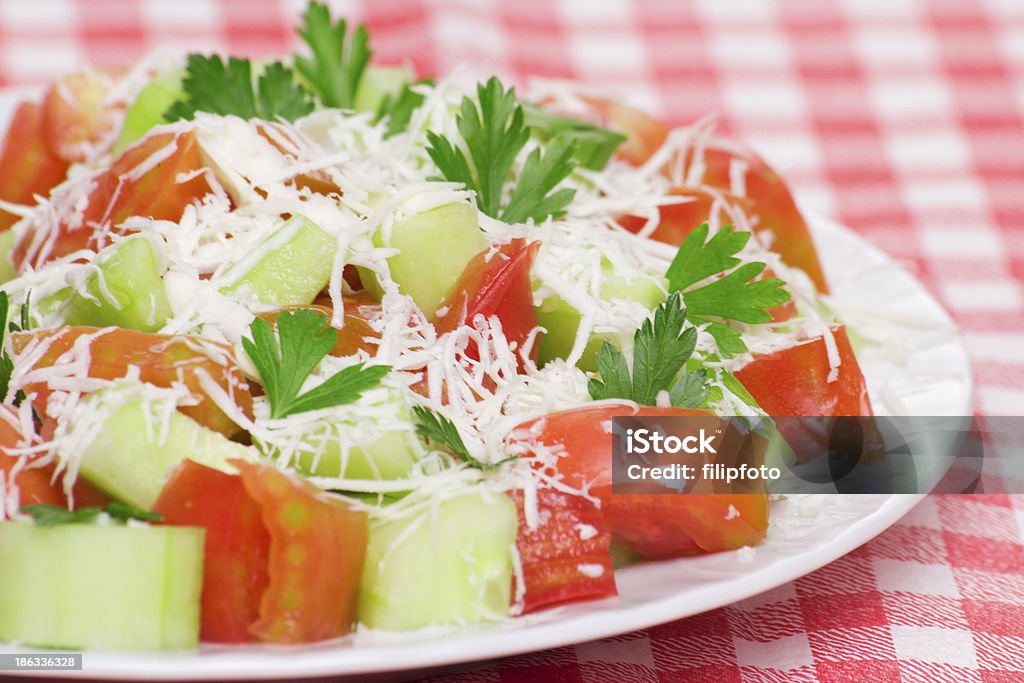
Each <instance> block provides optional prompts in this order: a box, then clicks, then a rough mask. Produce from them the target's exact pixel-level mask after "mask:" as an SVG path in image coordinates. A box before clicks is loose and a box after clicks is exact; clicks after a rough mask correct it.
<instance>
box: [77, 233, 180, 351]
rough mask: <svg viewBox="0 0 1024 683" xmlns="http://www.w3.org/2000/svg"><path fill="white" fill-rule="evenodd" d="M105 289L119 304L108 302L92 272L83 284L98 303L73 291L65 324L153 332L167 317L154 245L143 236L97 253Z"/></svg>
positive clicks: (167, 304)
mask: <svg viewBox="0 0 1024 683" xmlns="http://www.w3.org/2000/svg"><path fill="white" fill-rule="evenodd" d="M97 258H98V263H99V267H100V269H101V270H102V271H103V278H104V282H105V283H106V285H107V289H108V290H109V291H110V293H111V294H112V295H113V296H114V298H116V299H117V301H118V302H119V303H120V304H121V308H120V309H118V308H117V307H116V306H114V305H113V304H112V303H110V302H108V301H107V300H106V299H105V298H104V297H103V293H102V290H101V289H100V286H99V282H98V275H96V274H94V275H93V276H92V277H91V278H90V280H89V282H88V284H87V286H86V289H87V290H88V292H89V294H91V295H92V296H94V297H96V299H98V300H99V303H97V302H96V301H93V300H91V299H88V298H86V297H84V296H82V295H80V294H78V293H77V292H75V293H73V294H72V295H71V309H70V313H69V315H68V320H67V324H68V325H86V326H91V327H109V326H116V327H124V328H127V329H130V330H139V331H140V332H156V331H157V330H159V329H160V328H161V327H163V326H164V323H166V322H167V320H168V318H170V317H171V304H170V301H169V300H168V298H167V290H166V289H165V288H164V281H163V279H162V277H161V275H162V273H161V268H160V261H159V258H158V257H157V253H156V248H155V247H154V246H153V243H152V242H150V241H149V239H148V238H146V237H141V236H139V237H130V238H128V239H126V240H122V241H120V242H118V243H117V244H114V245H111V246H110V247H107V249H104V250H103V251H102V252H100V255H99V256H98V257H97Z"/></svg>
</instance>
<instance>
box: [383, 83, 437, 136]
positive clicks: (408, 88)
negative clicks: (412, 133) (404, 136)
mask: <svg viewBox="0 0 1024 683" xmlns="http://www.w3.org/2000/svg"><path fill="white" fill-rule="evenodd" d="M420 84H429V85H433V84H434V80H433V79H432V78H424V79H422V80H419V81H416V82H415V83H406V84H405V85H403V86H402V89H401V90H399V91H398V94H397V95H394V96H392V95H385V96H384V99H383V100H381V102H380V105H379V106H378V107H377V114H376V116H375V117H374V119H373V122H374V123H379V122H380V121H381V120H382V119H384V118H387V125H386V126H385V129H386V132H385V133H384V135H385V137H391V136H392V135H398V134H399V133H401V132H402V131H404V130H405V129H406V128H408V127H409V121H410V120H411V119H412V113H413V112H414V111H416V110H417V109H419V108H420V105H422V104H423V101H424V100H425V99H426V98H425V97H424V96H423V95H421V94H420V93H418V92H416V91H415V90H413V89H412V87H413V86H414V85H420Z"/></svg>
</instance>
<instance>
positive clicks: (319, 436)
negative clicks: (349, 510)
mask: <svg viewBox="0 0 1024 683" xmlns="http://www.w3.org/2000/svg"><path fill="white" fill-rule="evenodd" d="M423 452H424V449H423V443H422V442H421V441H420V439H419V437H418V436H417V435H416V430H415V428H414V427H413V418H412V415H411V414H410V408H409V403H408V401H407V400H406V399H404V398H403V396H402V393H401V392H400V391H399V390H398V388H397V386H396V385H392V384H390V383H389V380H385V381H384V382H383V384H382V386H381V387H379V388H377V389H373V390H371V391H368V392H365V393H364V394H362V396H360V398H359V400H358V401H357V402H355V403H352V404H349V405H339V407H337V408H335V409H334V410H333V411H331V413H330V414H328V415H327V416H326V417H324V418H317V419H316V420H315V421H313V422H311V423H310V424H309V426H308V428H306V429H304V430H303V436H302V440H301V443H300V445H299V447H298V450H297V453H296V458H295V465H296V467H298V468H299V469H300V470H301V471H303V472H304V473H306V474H312V475H315V476H325V477H345V478H348V479H399V478H402V477H406V476H409V474H410V471H411V470H412V468H413V465H414V464H415V463H416V462H417V461H418V460H420V458H422V457H423Z"/></svg>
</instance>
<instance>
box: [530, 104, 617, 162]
mask: <svg viewBox="0 0 1024 683" xmlns="http://www.w3.org/2000/svg"><path fill="white" fill-rule="evenodd" d="M523 111H524V112H525V114H526V125H527V126H529V127H530V129H531V130H533V132H534V133H536V134H537V135H539V136H541V137H543V138H545V139H549V138H553V137H556V136H558V135H569V136H570V137H571V138H572V140H573V141H574V142H575V143H576V150H575V157H576V160H577V161H578V162H579V165H580V166H582V167H583V168H588V169H590V170H592V171H600V170H601V169H603V168H604V167H605V166H607V165H608V160H609V159H611V158H612V154H614V153H615V150H616V149H617V148H618V146H619V145H621V144H622V143H623V142H625V140H626V136H625V135H623V134H621V133H616V132H615V131H613V130H608V129H607V128H602V127H601V126H598V125H597V124H594V123H591V122H589V121H584V120H582V119H575V118H572V117H571V116H560V115H558V114H552V113H551V112H547V111H544V110H543V109H541V108H540V107H538V106H536V105H533V104H524V105H523Z"/></svg>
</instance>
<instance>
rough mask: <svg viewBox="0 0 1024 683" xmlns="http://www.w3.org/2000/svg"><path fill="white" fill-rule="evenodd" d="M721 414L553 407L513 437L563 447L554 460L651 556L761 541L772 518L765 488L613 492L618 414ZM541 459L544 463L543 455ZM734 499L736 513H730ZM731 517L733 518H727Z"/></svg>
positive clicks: (618, 531)
mask: <svg viewBox="0 0 1024 683" xmlns="http://www.w3.org/2000/svg"><path fill="white" fill-rule="evenodd" d="M630 414H632V415H633V416H635V417H646V418H649V417H683V416H691V417H698V416H702V417H715V416H714V413H711V412H708V411H703V410H686V409H682V408H651V407H646V406H641V407H639V408H638V409H637V410H636V411H635V412H633V411H631V410H630V409H629V408H625V407H622V406H590V407H586V408H574V409H571V410H564V411H561V412H557V413H552V414H550V415H546V416H544V417H542V418H539V419H538V420H533V421H530V422H528V423H526V424H523V425H521V426H520V427H518V428H517V429H516V430H515V431H514V432H513V435H512V438H514V439H520V440H523V441H525V442H526V446H527V447H528V448H529V447H531V446H532V447H534V448H537V447H542V448H539V449H537V450H553V451H556V452H561V453H562V454H563V455H562V457H560V458H558V460H557V464H556V465H555V466H554V467H555V470H556V471H557V473H558V474H560V475H561V477H562V481H563V482H564V483H565V484H567V485H568V486H571V487H573V488H582V487H587V490H588V491H589V493H590V494H591V495H593V496H595V497H596V498H598V499H599V500H600V501H601V513H602V519H603V524H604V528H605V529H607V530H608V531H610V532H611V534H612V537H613V538H614V539H615V540H617V541H621V542H623V543H625V544H626V545H628V546H629V547H631V548H633V549H634V550H636V551H637V552H639V553H640V554H642V555H644V556H645V557H648V558H652V559H653V558H666V557H677V556H680V555H687V554H692V553H698V552H717V551H721V550H729V549H734V548H739V547H741V546H744V545H754V544H756V543H758V542H760V541H761V540H762V539H763V538H764V535H765V532H766V531H767V526H768V497H767V495H766V494H764V493H736V494H732V493H730V494H702V493H686V494H672V493H658V494H650V493H613V492H612V461H611V458H612V439H613V437H612V433H611V429H610V426H609V425H610V423H611V420H612V418H613V417H616V416H625V415H630ZM536 466H537V467H539V468H545V467H546V466H547V464H546V463H543V462H541V461H540V460H538V461H537V462H536ZM730 506H732V507H733V508H735V510H736V513H734V514H729V513H730ZM727 518H728V519H727Z"/></svg>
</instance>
